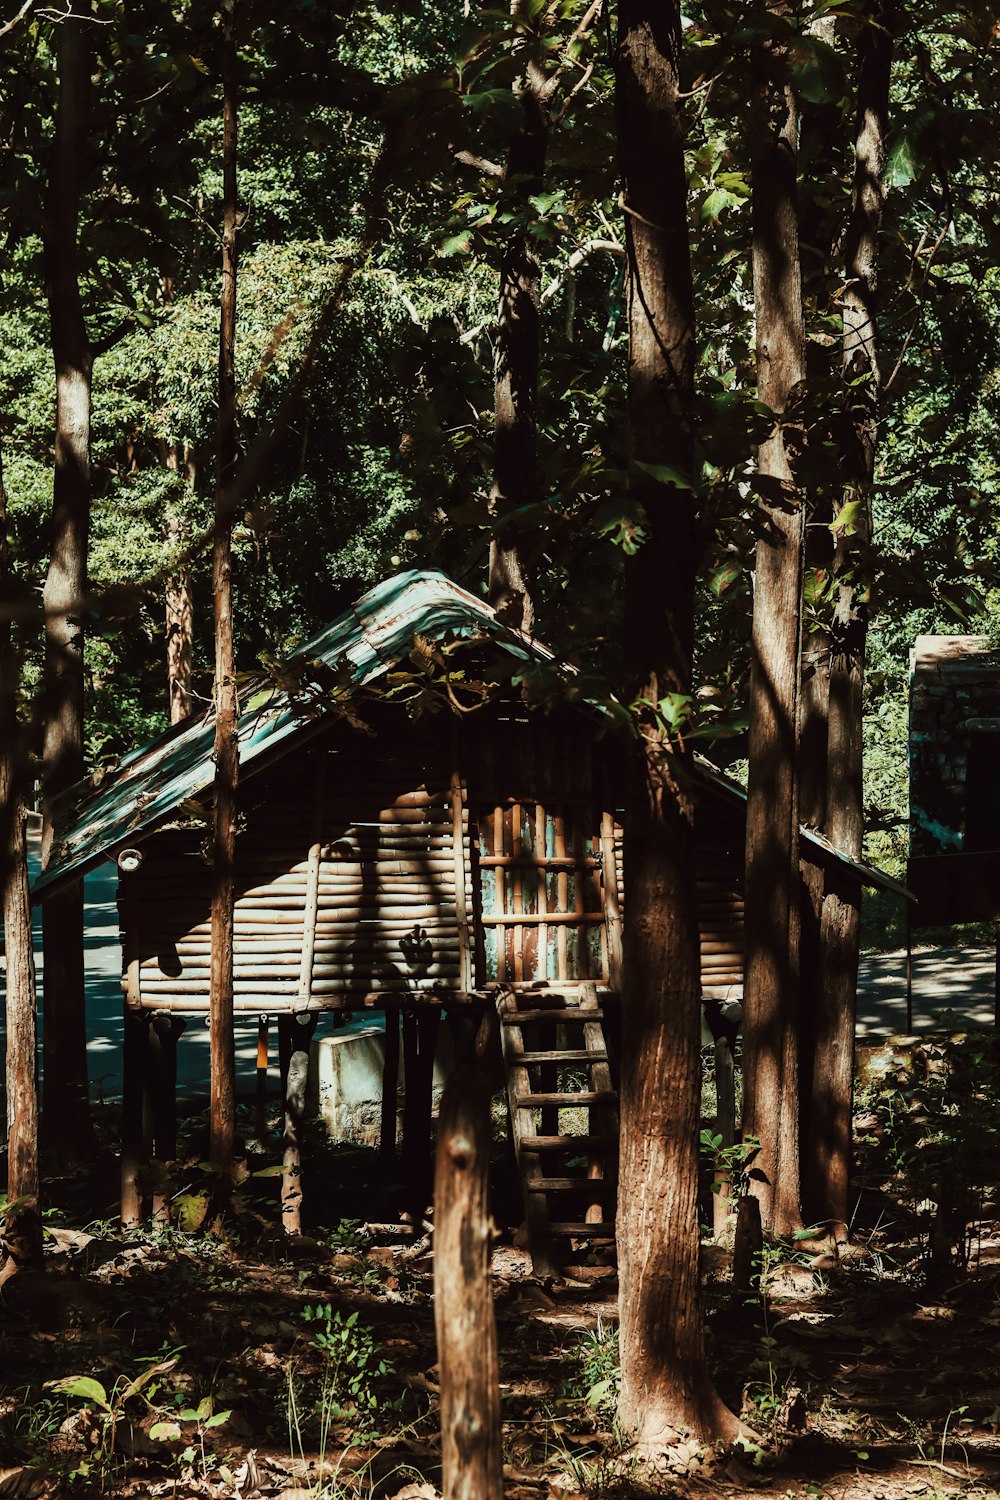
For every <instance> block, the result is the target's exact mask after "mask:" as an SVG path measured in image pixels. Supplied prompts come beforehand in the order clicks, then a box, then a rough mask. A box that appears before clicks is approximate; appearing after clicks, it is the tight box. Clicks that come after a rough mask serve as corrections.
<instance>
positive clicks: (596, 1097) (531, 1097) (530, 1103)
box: [517, 1089, 618, 1109]
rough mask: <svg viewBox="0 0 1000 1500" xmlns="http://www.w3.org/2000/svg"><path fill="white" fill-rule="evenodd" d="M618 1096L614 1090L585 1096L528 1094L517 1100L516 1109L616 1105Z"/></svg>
mask: <svg viewBox="0 0 1000 1500" xmlns="http://www.w3.org/2000/svg"><path fill="white" fill-rule="evenodd" d="M617 1103H618V1095H617V1094H616V1093H615V1091H614V1089H594V1090H593V1091H592V1092H590V1093H587V1094H528V1096H527V1097H526V1098H524V1099H518V1101H517V1107H518V1109H535V1108H536V1106H537V1105H540V1104H558V1105H561V1106H562V1107H563V1108H564V1109H569V1108H571V1107H572V1106H574V1105H579V1106H581V1107H582V1106H584V1105H586V1106H587V1107H588V1108H589V1107H590V1106H591V1105H593V1104H617Z"/></svg>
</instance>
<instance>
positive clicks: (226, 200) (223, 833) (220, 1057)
mask: <svg viewBox="0 0 1000 1500" xmlns="http://www.w3.org/2000/svg"><path fill="white" fill-rule="evenodd" d="M221 9H222V96H223V100H222V154H223V162H222V199H223V206H222V215H223V228H222V297H221V304H220V316H219V419H218V428H217V443H216V449H217V453H216V464H217V470H216V485H215V534H214V539H213V544H212V592H213V596H214V605H215V788H214V792H215V796H214V802H213V812H212V963H211V977H210V992H209V1011H210V1021H211V1096H210V1129H211V1153H212V1162H213V1165H214V1166H215V1167H216V1168H217V1169H218V1171H219V1172H220V1173H221V1174H222V1175H223V1177H225V1175H226V1174H228V1172H229V1171H230V1168H231V1167H232V1162H233V1155H234V1151H235V1146H236V1042H235V1036H234V1032H233V907H234V900H235V866H236V825H237V783H238V780H239V724H238V704H237V697H236V666H235V658H234V651H233V583H232V529H233V521H232V511H231V508H230V506H229V490H230V487H231V485H232V483H233V481H234V477H235V472H236V465H237V461H238V457H239V432H238V412H237V398H236V358H235V346H236V235H237V216H236V213H237V211H236V204H237V197H236V191H237V185H236V143H237V135H236V132H237V115H236V0H222V7H221Z"/></svg>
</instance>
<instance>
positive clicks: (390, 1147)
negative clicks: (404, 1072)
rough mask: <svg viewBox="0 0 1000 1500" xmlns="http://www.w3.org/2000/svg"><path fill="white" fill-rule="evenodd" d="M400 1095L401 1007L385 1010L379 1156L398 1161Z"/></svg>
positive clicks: (392, 1006)
mask: <svg viewBox="0 0 1000 1500" xmlns="http://www.w3.org/2000/svg"><path fill="white" fill-rule="evenodd" d="M398 1094H399V1006H398V1005H387V1006H386V1008H385V1058H384V1061H383V1064H382V1133H381V1136H380V1137H379V1154H380V1155H381V1157H382V1158H383V1160H385V1161H395V1160H396V1100H397V1097H398Z"/></svg>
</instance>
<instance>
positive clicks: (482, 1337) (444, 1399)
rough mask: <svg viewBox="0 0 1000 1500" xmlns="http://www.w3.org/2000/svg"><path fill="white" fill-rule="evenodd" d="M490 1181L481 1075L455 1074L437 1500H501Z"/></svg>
mask: <svg viewBox="0 0 1000 1500" xmlns="http://www.w3.org/2000/svg"><path fill="white" fill-rule="evenodd" d="M489 1176H490V1111H489V1089H488V1087H487V1086H486V1080H485V1078H484V1077H483V1075H482V1073H480V1072H479V1070H478V1069H476V1068H470V1067H462V1068H458V1069H456V1071H455V1072H454V1073H453V1074H452V1077H451V1079H450V1080H449V1083H448V1087H447V1088H446V1089H445V1092H444V1098H443V1099H442V1101H441V1118H440V1122H439V1129H438V1152H437V1168H436V1171H435V1176H434V1327H435V1332H436V1334H437V1349H438V1360H439V1363H440V1370H441V1470H442V1479H441V1489H442V1493H443V1495H444V1500H503V1446H502V1442H501V1426H500V1375H499V1369H498V1365H497V1329H496V1318H495V1315H494V1312H493V1288H492V1284H491V1283H492V1278H491V1275H490V1248H491V1246H490V1239H491V1230H492V1225H491V1223H490V1215H489V1202H488V1199H489Z"/></svg>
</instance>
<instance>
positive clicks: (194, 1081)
mask: <svg viewBox="0 0 1000 1500" xmlns="http://www.w3.org/2000/svg"><path fill="white" fill-rule="evenodd" d="M32 863H33V865H34V867H35V868H37V862H36V861H35V860H34V859H33V861H32ZM84 891H85V895H86V902H87V935H86V940H85V948H86V965H87V971H86V974H87V977H86V984H87V1015H88V1021H89V1028H90V1044H89V1053H90V1082H91V1091H92V1093H93V1096H94V1097H95V1098H97V1099H100V1098H102V1097H103V1098H117V1097H119V1096H120V1094H121V1043H122V992H121V983H120V978H121V948H120V946H119V942H118V907H117V872H116V870H115V868H114V866H113V865H111V864H104V865H100V866H99V867H98V868H97V869H96V870H95V871H94V872H93V873H92V874H90V875H88V876H87V878H86V880H85V882H84ZM39 927H40V918H39V915H38V913H37V911H36V917H35V929H36V951H37V950H38V949H39V948H40V941H39V938H38V932H39ZM38 956H39V962H40V959H41V955H40V952H39V954H38ZM994 972H995V961H994V954H993V950H992V948H982V949H954V948H920V949H917V951H916V952H915V953H914V967H913V1024H914V1029H915V1030H917V1031H922V1030H928V1029H930V1028H933V1027H934V1026H936V1025H938V1024H939V1023H938V1021H937V1020H936V1017H935V1014H934V1013H935V1012H940V1011H943V1010H951V1011H954V1012H955V1013H956V1015H957V1016H958V1017H959V1018H960V1020H959V1024H960V1025H968V1026H992V1024H993V1013H994V1012H993V1007H994ZM858 978H859V985H858V1036H859V1038H861V1039H862V1040H875V1039H877V1038H879V1037H885V1036H892V1035H893V1034H894V1033H897V1032H903V1031H905V1030H906V955H905V953H904V952H903V951H898V952H895V953H879V954H866V955H864V956H863V957H862V960H861V967H860V972H859V976H858ZM371 1020H372V1018H371V1016H365V1017H359V1018H358V1019H357V1020H356V1021H355V1022H354V1023H353V1026H354V1027H361V1026H369V1025H371ZM332 1029H333V1028H332V1021H331V1018H330V1017H329V1015H326V1016H322V1017H321V1018H320V1027H319V1034H320V1035H323V1034H324V1032H326V1031H327V1030H332ZM2 1035H3V1025H2V1017H0V1038H2ZM236 1043H237V1082H238V1086H239V1089H240V1092H241V1093H242V1094H244V1095H248V1094H250V1093H251V1092H252V1090H253V1085H254V1080H255V1076H256V1075H255V1068H256V1056H257V1051H256V1043H257V1026H256V1019H255V1018H253V1019H251V1020H250V1021H249V1023H243V1024H238V1025H237V1033H236ZM276 1045H277V1043H276V1038H275V1036H274V1032H273V1029H272V1058H273V1056H274V1051H275V1049H276ZM177 1075H178V1084H179V1087H180V1091H181V1093H182V1094H183V1095H188V1096H192V1095H197V1096H204V1095H205V1094H206V1093H207V1089H208V1030H207V1028H206V1027H205V1026H204V1024H203V1023H200V1022H197V1021H196V1020H194V1018H192V1019H190V1020H189V1022H188V1026H187V1030H186V1031H185V1033H184V1035H183V1036H182V1037H181V1039H180V1042H179V1044H178V1049H177Z"/></svg>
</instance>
